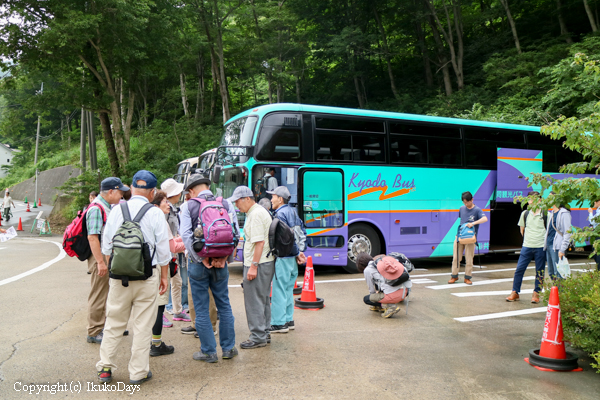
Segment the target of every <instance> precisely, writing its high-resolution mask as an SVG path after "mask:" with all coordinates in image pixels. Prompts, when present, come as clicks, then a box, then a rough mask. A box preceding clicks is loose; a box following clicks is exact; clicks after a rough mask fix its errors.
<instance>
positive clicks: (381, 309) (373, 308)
mask: <svg viewBox="0 0 600 400" xmlns="http://www.w3.org/2000/svg"><path fill="white" fill-rule="evenodd" d="M369 310H371V311H375V312H384V311H385V309H384V308H383V307H381V306H371V307H369Z"/></svg>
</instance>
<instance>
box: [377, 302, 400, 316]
mask: <svg viewBox="0 0 600 400" xmlns="http://www.w3.org/2000/svg"><path fill="white" fill-rule="evenodd" d="M398 311H400V303H396V304H389V305H388V306H387V307H386V309H385V312H384V313H383V314H382V315H381V316H382V317H383V318H390V317H391V316H392V315H394V314H396V313H397V312H398Z"/></svg>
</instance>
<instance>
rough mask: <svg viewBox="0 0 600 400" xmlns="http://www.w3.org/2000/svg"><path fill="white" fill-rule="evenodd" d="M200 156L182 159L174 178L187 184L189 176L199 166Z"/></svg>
mask: <svg viewBox="0 0 600 400" xmlns="http://www.w3.org/2000/svg"><path fill="white" fill-rule="evenodd" d="M198 158H199V157H192V158H188V159H185V160H183V161H180V162H179V164H177V172H176V173H175V175H173V179H175V180H176V181H177V182H179V183H183V184H184V185H186V184H187V180H188V177H189V176H190V175H191V174H192V173H193V172H194V171H195V170H196V168H198Z"/></svg>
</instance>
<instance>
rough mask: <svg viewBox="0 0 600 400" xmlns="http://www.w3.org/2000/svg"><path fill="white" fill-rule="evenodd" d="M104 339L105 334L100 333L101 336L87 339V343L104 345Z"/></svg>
mask: <svg viewBox="0 0 600 400" xmlns="http://www.w3.org/2000/svg"><path fill="white" fill-rule="evenodd" d="M103 337H104V332H100V333H99V334H97V335H96V336H89V335H88V337H87V342H88V343H98V344H100V343H102V338H103Z"/></svg>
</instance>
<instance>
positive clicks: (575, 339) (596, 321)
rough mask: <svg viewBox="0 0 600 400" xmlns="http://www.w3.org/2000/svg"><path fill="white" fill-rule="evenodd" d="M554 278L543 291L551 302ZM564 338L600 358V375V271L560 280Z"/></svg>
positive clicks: (598, 363) (598, 361)
mask: <svg viewBox="0 0 600 400" xmlns="http://www.w3.org/2000/svg"><path fill="white" fill-rule="evenodd" d="M552 285H553V283H551V282H550V281H548V282H547V283H546V284H545V290H544V292H543V294H542V297H543V299H544V300H545V302H548V298H549V295H550V287H551V286H552ZM558 286H559V293H560V312H561V317H562V324H563V333H564V339H565V340H566V341H568V342H570V343H571V345H572V346H574V347H578V348H580V349H582V350H584V351H586V352H587V353H589V354H590V356H591V357H592V358H593V359H594V360H596V362H595V363H594V362H592V367H594V368H595V369H596V372H597V373H599V374H600V271H591V272H587V273H582V274H574V275H572V276H571V277H570V278H567V279H563V280H560V282H559V283H558Z"/></svg>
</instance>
